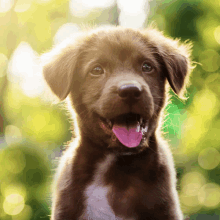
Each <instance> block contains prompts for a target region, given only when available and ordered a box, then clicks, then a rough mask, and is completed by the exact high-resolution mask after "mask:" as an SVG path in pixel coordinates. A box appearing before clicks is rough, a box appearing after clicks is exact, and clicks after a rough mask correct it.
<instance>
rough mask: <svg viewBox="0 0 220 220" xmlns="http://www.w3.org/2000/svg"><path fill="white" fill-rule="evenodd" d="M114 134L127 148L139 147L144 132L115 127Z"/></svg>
mask: <svg viewBox="0 0 220 220" xmlns="http://www.w3.org/2000/svg"><path fill="white" fill-rule="evenodd" d="M112 130H113V132H114V134H115V135H116V137H117V138H118V140H119V141H120V142H121V143H122V144H123V145H125V146H126V147H137V146H138V145H139V144H140V142H141V139H142V132H141V130H140V131H137V127H132V128H129V129H127V128H126V127H123V126H121V125H114V126H113V129H112Z"/></svg>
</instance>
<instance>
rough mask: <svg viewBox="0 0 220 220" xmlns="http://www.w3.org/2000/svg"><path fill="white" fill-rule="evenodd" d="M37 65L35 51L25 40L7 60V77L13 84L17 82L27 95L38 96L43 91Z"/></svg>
mask: <svg viewBox="0 0 220 220" xmlns="http://www.w3.org/2000/svg"><path fill="white" fill-rule="evenodd" d="M39 67H40V65H39V62H38V55H37V53H36V52H35V51H34V50H33V49H32V47H31V46H30V45H29V44H28V43H27V42H21V43H20V44H19V46H18V47H17V49H16V50H15V51H14V54H13V55H12V58H11V59H10V61H9V66H8V73H9V74H8V79H9V81H10V82H11V83H13V84H19V85H20V86H21V88H22V90H23V92H24V93H25V94H26V95H27V96H30V97H36V96H39V95H41V94H42V93H43V92H44V83H43V78H42V75H41V72H40V68H39Z"/></svg>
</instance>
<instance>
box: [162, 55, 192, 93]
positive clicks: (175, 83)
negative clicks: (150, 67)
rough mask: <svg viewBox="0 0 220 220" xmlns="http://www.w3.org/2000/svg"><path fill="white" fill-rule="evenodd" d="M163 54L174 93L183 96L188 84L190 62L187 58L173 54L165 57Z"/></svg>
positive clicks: (167, 75)
mask: <svg viewBox="0 0 220 220" xmlns="http://www.w3.org/2000/svg"><path fill="white" fill-rule="evenodd" d="M161 54H162V59H163V62H164V65H165V69H166V77H167V80H168V82H169V84H170V86H171V88H172V89H173V91H174V92H175V93H176V94H178V95H179V96H182V93H183V92H184V88H185V85H186V83H187V82H188V73H189V65H188V62H189V61H188V60H187V58H186V57H185V56H183V55H181V54H178V53H175V52H174V53H172V54H167V53H166V55H164V52H163V53H161Z"/></svg>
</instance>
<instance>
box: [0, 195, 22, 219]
mask: <svg viewBox="0 0 220 220" xmlns="http://www.w3.org/2000/svg"><path fill="white" fill-rule="evenodd" d="M23 208H24V197H23V196H22V195H20V194H18V193H16V194H10V195H8V196H7V197H6V198H5V201H4V203H3V209H4V211H5V213H7V214H8V215H17V214H19V213H20V212H21V211H22V210H23Z"/></svg>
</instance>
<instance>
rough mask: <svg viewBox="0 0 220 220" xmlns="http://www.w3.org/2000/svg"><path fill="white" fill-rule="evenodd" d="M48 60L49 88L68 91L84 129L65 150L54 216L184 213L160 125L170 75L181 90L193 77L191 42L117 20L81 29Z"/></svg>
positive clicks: (71, 219) (161, 218)
mask: <svg viewBox="0 0 220 220" xmlns="http://www.w3.org/2000/svg"><path fill="white" fill-rule="evenodd" d="M43 60H44V62H45V64H44V69H43V74H44V77H45V79H46V81H47V83H48V85H49V86H50V88H51V90H52V91H53V92H54V93H55V94H56V95H57V96H58V97H59V98H60V99H61V100H63V99H65V98H66V97H67V96H68V95H69V100H70V103H71V108H72V109H74V111H72V112H73V114H75V113H76V117H75V120H77V125H78V131H79V135H80V138H77V139H75V140H74V141H73V142H72V143H71V144H70V145H69V147H68V149H67V150H66V151H65V152H64V155H63V156H62V158H61V162H60V165H59V170H58V172H57V177H58V178H57V181H56V189H55V193H54V198H53V210H52V220H76V219H80V220H84V219H90V220H101V219H103V220H107V219H109V220H110V219H111V220H112V219H117V220H119V219H120V220H122V219H127V220H128V219H129V220H146V219H149V220H150V219H151V220H182V219H183V216H182V213H181V210H180V205H179V201H178V195H177V191H176V174H175V170H174V164H173V159H172V155H171V152H170V150H169V148H168V146H167V144H166V143H165V141H163V140H162V138H161V137H160V135H159V129H158V127H159V122H160V121H161V112H162V110H163V108H164V106H165V104H166V85H167V82H169V84H170V86H171V88H172V89H173V91H174V92H175V93H177V94H179V95H181V94H182V92H183V89H184V87H185V84H186V81H187V79H188V75H189V72H190V69H191V66H190V61H189V52H188V46H186V45H181V44H179V42H178V41H174V40H171V39H168V38H165V37H164V36H163V35H162V34H161V33H160V32H158V31H156V30H153V29H146V30H143V31H141V30H133V29H128V28H119V27H115V28H110V29H107V30H102V29H97V30H92V31H87V32H84V33H81V34H79V35H78V36H75V37H73V38H71V39H70V40H69V41H68V42H67V43H64V44H63V45H61V46H60V47H57V48H55V49H53V50H52V51H51V52H49V53H47V54H45V55H44V56H43ZM76 130H77V129H76Z"/></svg>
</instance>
